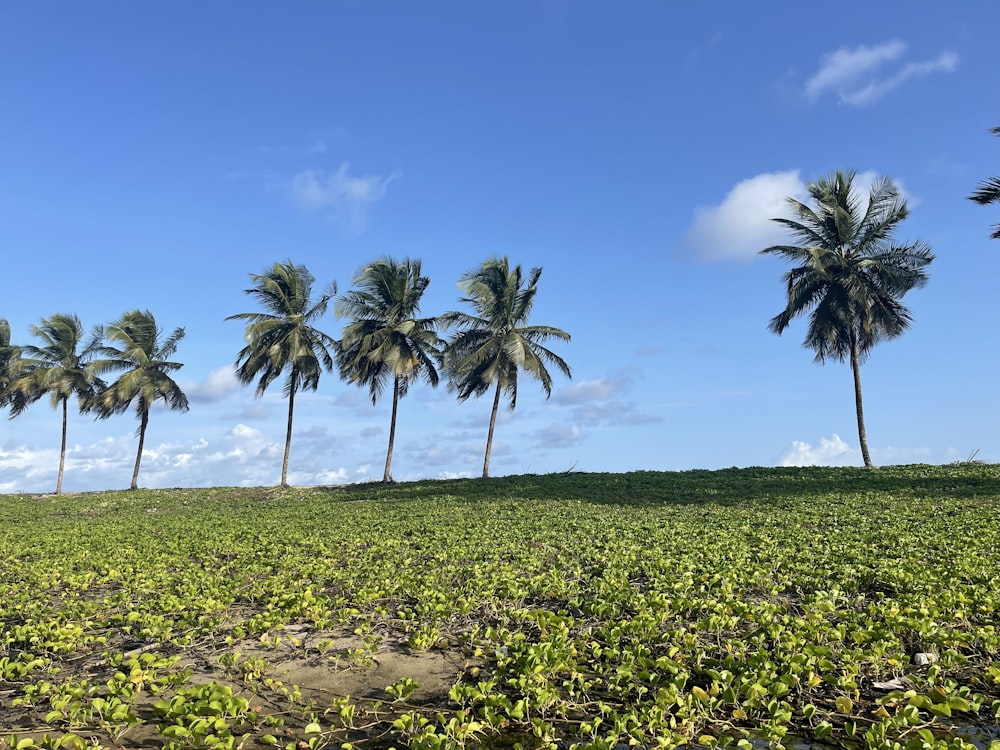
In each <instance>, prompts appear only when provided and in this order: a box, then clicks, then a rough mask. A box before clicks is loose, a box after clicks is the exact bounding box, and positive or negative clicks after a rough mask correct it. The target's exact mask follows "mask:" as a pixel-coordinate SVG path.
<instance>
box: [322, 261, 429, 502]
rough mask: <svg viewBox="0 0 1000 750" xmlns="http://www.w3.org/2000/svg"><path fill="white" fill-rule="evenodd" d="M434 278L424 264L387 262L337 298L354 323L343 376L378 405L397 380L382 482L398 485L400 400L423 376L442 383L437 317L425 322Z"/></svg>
mask: <svg viewBox="0 0 1000 750" xmlns="http://www.w3.org/2000/svg"><path fill="white" fill-rule="evenodd" d="M429 283H430V279H429V278H428V277H427V276H423V275H421V267H420V261H419V260H411V259H409V258H405V259H404V260H403V261H401V262H397V261H395V260H393V259H391V258H381V259H379V260H377V261H375V262H374V263H371V264H370V265H368V266H366V267H365V268H364V269H362V271H361V272H360V273H359V274H358V275H357V277H356V278H355V279H354V285H355V287H356V288H355V289H353V290H351V291H350V292H348V293H347V294H345V295H344V296H342V297H341V298H340V299H339V300H337V306H336V313H337V315H338V316H339V317H346V318H349V319H350V322H349V323H347V325H346V326H345V327H344V331H343V333H342V334H341V340H340V343H339V344H338V346H337V365H338V367H339V368H340V375H341V377H342V378H343V379H344V380H345V381H347V382H349V383H353V384H355V385H365V386H368V392H369V393H370V394H371V399H372V404H375V403H376V402H377V401H378V398H379V396H380V395H381V394H382V391H383V390H384V389H385V386H386V384H387V383H388V382H389V381H390V380H391V381H392V384H393V386H392V388H393V390H392V417H391V419H390V423H389V447H388V450H387V451H386V459H385V472H384V473H383V476H382V480H383V481H385V482H389V481H392V475H391V473H390V470H391V466H392V450H393V445H394V443H395V436H396V413H397V408H398V405H399V399H400V398H401V397H402V396H405V395H406V394H407V392H408V391H409V387H410V384H411V383H412V382H414V381H416V380H417V379H419V378H423V379H425V380H426V381H427V382H428V383H430V384H431V385H432V386H436V385H437V384H438V372H437V369H436V368H435V360H437V359H438V358H439V357H440V352H439V346H440V345H441V343H442V342H441V340H440V339H439V338H438V335H437V333H436V328H437V326H438V321H437V319H436V318H419V317H417V314H418V313H419V312H420V299H421V297H422V296H423V293H424V290H425V289H427V285H428V284H429Z"/></svg>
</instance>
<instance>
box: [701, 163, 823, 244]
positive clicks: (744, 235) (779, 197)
mask: <svg viewBox="0 0 1000 750" xmlns="http://www.w3.org/2000/svg"><path fill="white" fill-rule="evenodd" d="M805 195H806V185H805V183H804V182H803V181H802V179H801V178H800V177H799V170H797V169H795V170H791V171H788V172H765V173H764V174H759V175H756V176H754V177H750V178H749V179H746V180H743V181H742V182H740V183H738V184H737V185H736V186H735V187H734V188H733V189H732V190H730V191H729V193H728V194H727V195H726V197H725V199H724V200H723V201H722V203H720V204H718V205H716V206H701V207H699V208H697V209H695V215H694V223H693V224H692V225H691V228H690V229H689V230H688V232H687V234H686V235H685V238H684V244H685V245H686V246H687V247H689V248H690V249H692V250H694V251H695V252H696V253H697V254H698V255H699V257H701V258H704V259H706V260H714V261H719V260H741V259H750V258H753V257H755V256H756V255H757V252H758V251H759V250H763V249H764V248H765V247H768V246H769V245H775V244H780V243H782V242H784V241H786V239H787V238H786V235H785V230H784V229H783V228H782V227H781V226H780V225H778V224H776V223H775V222H773V221H771V219H774V218H776V217H780V216H787V215H788V209H787V205H786V201H787V199H788V198H789V197H794V198H797V199H799V200H803V199H804V198H805Z"/></svg>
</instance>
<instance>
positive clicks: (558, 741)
mask: <svg viewBox="0 0 1000 750" xmlns="http://www.w3.org/2000/svg"><path fill="white" fill-rule="evenodd" d="M998 499H1000V467H995V466H988V465H982V464H962V465H951V466H943V467H929V466H911V467H893V468H883V469H878V470H874V471H871V470H869V471H863V470H856V469H820V468H817V469H741V470H737V469H733V470H726V471H717V472H683V473H653V472H638V473H631V474H617V475H616V474H565V475H550V476H521V477H505V478H498V479H476V480H455V481H446V482H445V481H437V482H417V483H409V484H400V485H391V486H386V485H381V484H380V485H362V486H352V487H345V488H332V489H331V488H314V489H285V490H263V489H258V488H252V489H236V488H219V489H205V490H163V491H137V492H130V493H118V492H112V493H93V494H85V495H76V496H62V497H59V498H55V497H51V496H38V497H30V496H8V497H3V498H0V726H3V727H5V728H7V731H6V734H5V735H4V736H3V737H0V748H7V747H9V748H22V749H26V748H34V747H48V748H55V747H68V748H84V747H101V746H107V747H111V746H128V745H130V744H131V745H136V744H140V743H145V744H152V745H157V746H169V747H172V748H202V747H213V748H215V747H218V748H237V747H247V748H249V747H256V746H278V747H284V748H290V749H291V750H295V749H296V748H319V747H327V746H328V747H343V748H373V747H388V746H396V747H401V746H408V747H412V748H465V747H482V746H489V747H516V746H520V747H523V748H533V747H552V748H555V747H560V748H580V749H581V750H582V749H583V748H594V749H596V748H608V749H609V750H615V749H617V748H624V747H627V746H639V747H662V748H673V747H679V746H682V745H693V744H697V745H702V746H705V747H712V748H724V747H738V748H750V747H758V746H760V745H761V744H762V743H763V744H772V745H774V746H776V747H782V746H790V745H791V744H792V743H793V742H804V741H813V742H818V743H836V744H851V745H863V746H866V747H871V748H886V749H889V748H892V749H897V748H898V749H899V750H925V749H931V748H942V749H943V748H948V749H950V750H951V749H953V750H959V749H960V748H972V747H974V745H973V743H974V742H975V743H978V746H979V747H986V746H987V744H988V743H990V742H991V740H993V741H994V742H996V741H997V739H998V737H997V730H996V726H997V724H998V721H1000V632H998V623H1000V528H998V524H997V523H996V518H997V511H998ZM391 654H396V655H399V656H402V657H405V659H409V660H410V661H403V662H401V663H404V664H410V663H412V664H414V665H416V664H422V663H424V662H426V661H427V660H431V659H433V658H435V655H437V656H440V657H442V659H443V658H444V657H446V656H447V657H448V660H447V661H446V663H447V664H450V665H452V676H451V677H450V678H447V679H445V680H444V682H442V684H440V685H437V686H435V685H432V684H430V683H431V682H433V679H431V678H428V677H426V676H425V675H423V674H417V673H416V672H414V673H412V674H403V675H397V674H394V675H393V676H392V677H390V678H389V679H384V678H383V677H381V676H380V675H381V674H382V673H381V672H380V671H379V670H380V669H381V668H382V667H383V666H384V664H385V663H387V660H388V658H389V656H390V655H391ZM918 654H920V655H922V656H921V657H919V659H916V658H915V657H916V655H918ZM918 661H920V662H924V663H921V664H918V663H917V662H918ZM306 669H312V670H320V671H321V672H322V673H324V674H330V675H334V676H336V675H341V676H345V675H346V676H349V677H352V679H354V680H355V682H353V683H351V684H354V685H357V684H359V683H358V682H357V680H358V679H364V678H365V676H366V675H368V676H370V677H371V684H370V685H369V687H368V688H366V689H364V690H361V689H358V688H356V687H355V688H354V689H353V690H352V692H353V693H354V694H353V695H352V694H350V693H348V692H347V691H344V692H343V693H339V692H337V691H335V690H332V689H330V688H329V686H327V687H326V688H323V689H321V688H319V687H317V686H316V685H312V684H309V683H307V682H306V681H301V682H297V681H296V679H293V677H294V676H295V675H296V674H299V675H301V674H307V672H305V671H303V670H306ZM295 670H299V671H295ZM308 674H315V672H308ZM438 681H439V682H440V681H441V680H440V678H438ZM344 684H347V683H344ZM84 738H86V739H84ZM998 747H1000V745H994V750H995V749H996V748H998Z"/></svg>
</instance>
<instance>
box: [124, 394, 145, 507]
mask: <svg viewBox="0 0 1000 750" xmlns="http://www.w3.org/2000/svg"><path fill="white" fill-rule="evenodd" d="M148 424H149V406H146V405H143V409H142V418H141V420H140V421H139V450H137V451H136V453H135V469H133V470H132V484H131V486H130V487H129V489H133V490H137V489H139V463H140V462H141V461H142V445H143V443H145V442H146V425H148Z"/></svg>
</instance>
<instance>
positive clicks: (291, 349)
mask: <svg viewBox="0 0 1000 750" xmlns="http://www.w3.org/2000/svg"><path fill="white" fill-rule="evenodd" d="M250 278H251V279H253V283H254V287H253V288H252V289H246V290H244V291H245V292H246V293H247V294H249V295H251V296H252V297H254V298H255V299H256V300H257V301H258V302H260V304H261V305H262V306H263V307H264V309H265V310H266V311H267V312H262V313H255V312H253V313H251V312H248V313H239V314H237V315H230V316H229V317H228V318H226V320H246V321H247V327H246V340H247V345H246V346H245V347H243V348H242V349H241V350H240V353H239V355H238V356H237V358H236V364H235V367H236V377H237V378H239V380H240V382H241V383H243V384H244V385H248V384H249V383H252V382H253V381H254V380H255V379H258V378H259V379H258V380H257V391H256V395H257V396H258V397H260V396H263V395H264V391H266V390H267V387H268V386H269V385H270V384H271V383H272V382H273V381H274V380H275V378H277V377H278V376H279V375H280V374H281V373H282V372H284V371H285V370H287V371H288V378H287V379H286V380H285V395H286V396H288V426H287V429H286V431H285V457H284V460H283V461H282V464H281V486H282V487H287V486H288V456H289V454H290V452H291V447H292V414H293V412H294V409H295V394H296V392H297V391H299V390H303V389H305V390H312V391H315V390H316V388H317V387H318V386H319V376H320V374H321V372H322V370H323V369H324V368H325V369H326V370H328V371H329V370H332V369H333V356H332V354H331V353H330V350H332V349H334V348H335V347H336V344H337V342H336V341H335V340H334V339H332V338H330V337H329V336H327V335H326V334H325V333H323V332H321V331H319V330H317V329H316V328H313V327H312V326H311V325H310V323H312V322H313V321H314V320H316V319H317V318H319V317H320V316H322V315H323V314H324V313H325V312H326V308H327V305H328V304H329V302H330V299H331V298H332V297H333V296H334V295H335V294H336V293H337V285H336V282H334V283H333V284H331V285H330V287H329V288H328V289H327V291H326V292H324V294H323V295H322V296H321V297H320V298H319V300H318V301H317V302H315V303H313V302H312V299H311V298H312V285H313V282H314V281H315V280H316V279H315V277H314V276H313V275H312V274H311V273H309V271H308V269H307V268H306V267H305V266H296V265H294V264H293V263H292V261H290V260H286V261H285V262H284V263H275V264H274V265H273V266H271V268H270V269H268V270H267V272H265V273H263V274H250Z"/></svg>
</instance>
